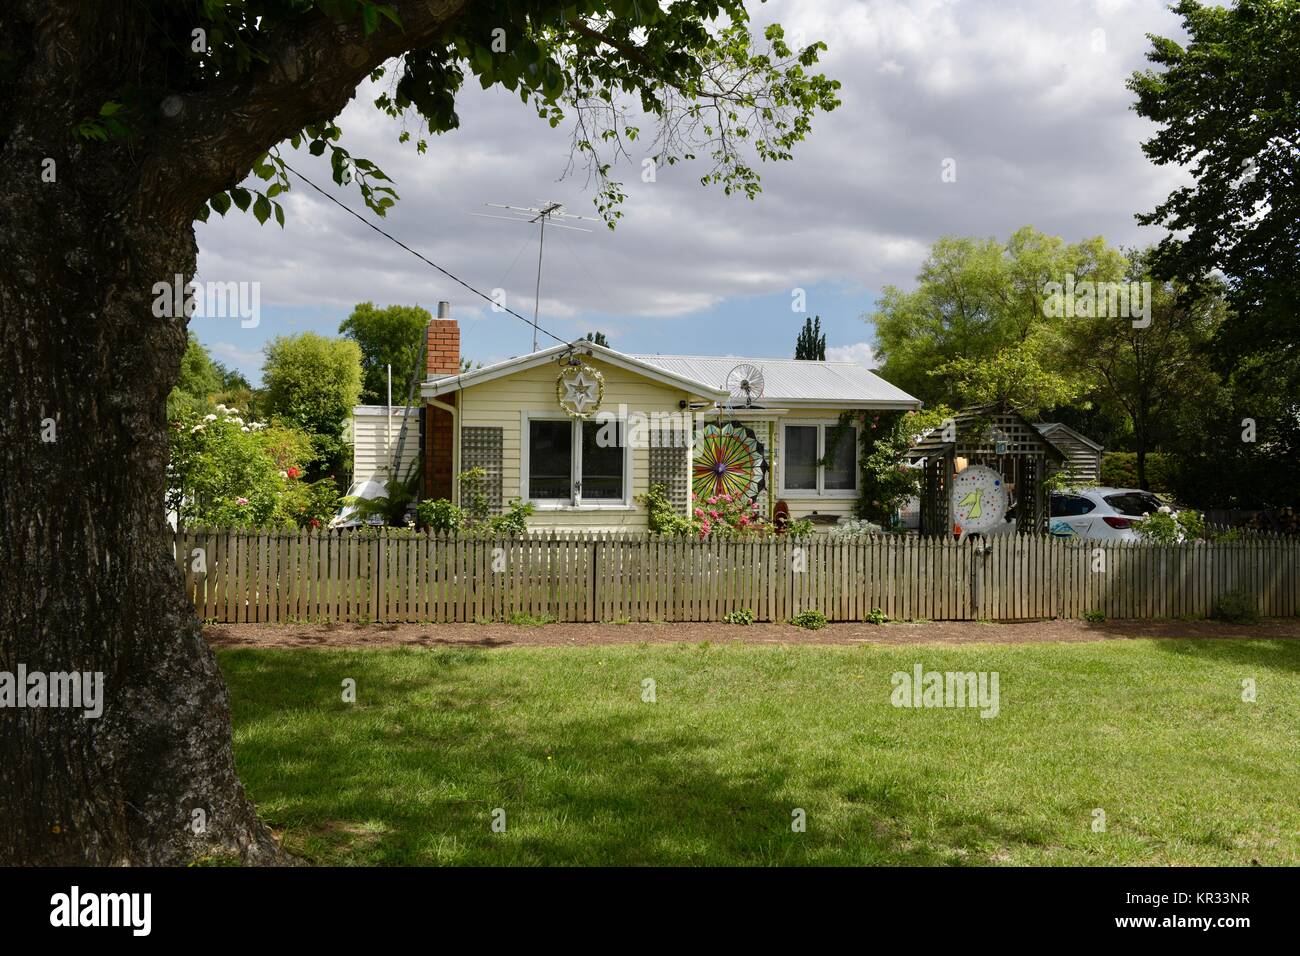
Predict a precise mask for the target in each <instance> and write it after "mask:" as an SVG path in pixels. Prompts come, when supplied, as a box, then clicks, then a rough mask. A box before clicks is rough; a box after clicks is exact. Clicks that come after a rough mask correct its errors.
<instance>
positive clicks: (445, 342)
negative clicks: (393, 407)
mask: <svg viewBox="0 0 1300 956" xmlns="http://www.w3.org/2000/svg"><path fill="white" fill-rule="evenodd" d="M428 336H429V343H428V349H427V353H426V354H427V361H426V366H425V370H426V372H427V373H428V377H429V378H438V377H439V376H442V375H455V374H457V373H458V372H459V371H460V326H459V325H457V324H456V320H455V319H453V318H452V317H451V303H449V302H439V303H438V317H437V318H436V319H434V320H433V321H432V322H430V323H429V330H428ZM439 401H442V402H445V403H446V404H448V405H454V404H456V394H455V393H452V394H448V395H443V396H442V397H441V398H440V399H439ZM424 414H425V423H424V434H425V446H424V451H425V455H424V497H426V498H450V497H452V436H453V425H452V418H451V413H450V412H448V411H445V410H444V409H441V408H436V407H434V406H433V405H426V406H425V410H424Z"/></svg>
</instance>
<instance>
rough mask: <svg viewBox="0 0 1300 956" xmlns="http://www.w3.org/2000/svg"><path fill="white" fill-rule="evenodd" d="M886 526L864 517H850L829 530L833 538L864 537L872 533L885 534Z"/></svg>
mask: <svg viewBox="0 0 1300 956" xmlns="http://www.w3.org/2000/svg"><path fill="white" fill-rule="evenodd" d="M884 530H885V529H884V528H882V527H880V525H878V524H876V523H875V522H872V521H867V520H865V519H863V518H850V519H849V520H848V521H841V522H840V523H839V524H837V525H836V526H835V527H833V528H831V530H830V531H829V532H828V534H829V535H830V537H832V538H862V537H866V536H867V535H872V534H884Z"/></svg>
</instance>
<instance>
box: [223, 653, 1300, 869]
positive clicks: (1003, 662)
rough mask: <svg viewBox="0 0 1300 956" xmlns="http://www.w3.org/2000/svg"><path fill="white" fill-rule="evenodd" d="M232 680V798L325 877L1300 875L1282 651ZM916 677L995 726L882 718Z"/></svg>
mask: <svg viewBox="0 0 1300 956" xmlns="http://www.w3.org/2000/svg"><path fill="white" fill-rule="evenodd" d="M1247 633H1248V632H1247ZM219 657H220V661H221V666H222V669H223V671H224V672H225V674H226V677H227V680H228V682H229V685H230V691H231V696H232V701H233V707H234V721H235V750H236V759H237V761H238V766H239V771H240V775H241V777H242V778H243V780H244V782H245V784H246V785H247V788H248V790H249V792H250V793H251V795H252V797H253V799H254V800H255V801H256V802H257V804H258V807H259V809H260V812H261V813H262V815H263V817H264V818H265V819H267V820H268V821H269V822H270V823H271V824H272V825H273V826H275V827H277V828H278V829H280V830H282V833H283V840H284V843H285V845H286V846H287V847H288V848H289V849H290V850H291V851H293V852H295V853H297V854H299V855H301V856H302V857H304V858H306V859H307V860H310V861H313V862H317V863H330V864H404V865H412V864H477V865H484V864H487V865H492V864H559V865H563V864H633V865H636V864H720V865H737V864H960V865H981V864H1153V865H1166V864H1174V865H1181V864H1211V865H1213V864H1243V865H1248V864H1251V863H1253V862H1256V861H1257V862H1258V863H1260V864H1264V865H1281V864H1287V865H1295V864H1297V863H1300V642H1295V641H1290V642H1288V641H1278V640H1240V641H1167V640H1166V641H1149V640H1134V641H1110V642H1097V643H1087V644H1050V645H1049V644H1038V645H968V646H965V647H959V648H944V647H937V646H908V647H889V648H884V647H877V646H863V647H847V648H846V647H798V646H788V647H776V646H739V645H716V644H715V645H711V646H709V645H704V646H699V645H669V646H663V645H659V646H648V647H637V646H618V647H575V648H547V649H519V648H513V649H509V650H495V651H486V650H467V649H437V650H406V649H403V650H385V651H379V650H362V651H315V650H304V651H289V650H247V649H239V650H228V651H223V652H221V653H220V654H219ZM917 662H920V663H921V664H922V665H923V666H924V667H925V669H926V670H939V671H949V670H952V671H997V672H998V673H999V679H1000V698H1001V700H1000V703H1001V712H1000V714H999V715H998V716H997V717H996V718H992V719H982V718H981V717H980V716H979V712H978V711H977V710H973V709H967V710H955V709H953V710H945V709H927V710H911V709H902V708H896V707H893V706H891V704H890V692H891V689H892V688H891V684H890V676H891V675H892V674H893V673H894V672H895V671H911V670H912V668H913V665H914V664H916V663H917ZM345 678H352V679H354V680H355V681H356V692H357V702H356V703H355V704H349V703H344V702H343V701H342V699H341V694H342V686H341V685H342V682H343V681H344V679H345ZM647 678H650V679H653V680H654V682H655V696H656V702H655V703H645V702H643V701H642V694H643V681H644V680H645V679H647ZM1245 678H1253V679H1254V680H1255V682H1256V687H1257V693H1258V700H1257V702H1255V703H1245V702H1243V701H1242V699H1241V698H1242V681H1243V679H1245ZM496 808H501V809H503V810H504V811H505V822H506V829H505V832H504V833H496V832H493V830H492V821H493V811H494V810H495V809H496ZM796 809H801V810H803V811H804V812H805V814H806V820H807V828H806V832H802V833H800V832H793V831H792V827H791V824H792V820H793V819H794V817H793V816H792V814H793V812H794V811H795V810H796ZM1095 810H1102V811H1104V813H1105V831H1104V832H1095V831H1094V819H1096V817H1095V814H1094V811H1095Z"/></svg>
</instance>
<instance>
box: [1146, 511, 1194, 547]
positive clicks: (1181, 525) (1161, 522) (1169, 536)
mask: <svg viewBox="0 0 1300 956" xmlns="http://www.w3.org/2000/svg"><path fill="white" fill-rule="evenodd" d="M1133 530H1134V531H1136V532H1137V533H1138V534H1139V535H1140V536H1141V537H1142V538H1144V539H1145V540H1147V541H1151V542H1153V543H1155V544H1177V543H1178V542H1179V541H1195V540H1196V539H1198V538H1203V537H1205V522H1204V521H1203V520H1202V519H1201V515H1200V512H1197V511H1194V510H1192V509H1191V508H1184V509H1183V510H1182V511H1174V510H1173V509H1172V508H1170V507H1169V506H1168V505H1161V506H1160V510H1158V511H1157V512H1156V513H1155V514H1145V515H1143V516H1142V517H1141V518H1140V519H1139V520H1137V521H1135V522H1133Z"/></svg>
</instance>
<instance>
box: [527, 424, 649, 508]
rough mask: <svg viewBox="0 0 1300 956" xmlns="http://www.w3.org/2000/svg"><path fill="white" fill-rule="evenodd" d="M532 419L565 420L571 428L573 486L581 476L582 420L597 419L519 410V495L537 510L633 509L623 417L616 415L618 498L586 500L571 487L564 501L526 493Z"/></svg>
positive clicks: (629, 447)
mask: <svg viewBox="0 0 1300 956" xmlns="http://www.w3.org/2000/svg"><path fill="white" fill-rule="evenodd" d="M533 421H551V422H554V421H567V422H569V423H570V425H571V427H572V429H573V433H572V435H573V437H572V442H573V444H572V446H571V448H572V451H571V452H570V454H569V487H570V489H576V488H578V486H579V482H580V480H581V478H582V425H583V423H584V421H588V422H593V421H594V422H598V423H599V420H597V419H595V418H589V419H581V418H574V417H573V416H572V415H568V414H566V413H565V412H563V411H559V410H556V411H554V412H551V411H537V412H530V411H527V410H524V411H521V412H520V413H519V495H520V497H521V498H523V499H524V500H525V501H528V502H530V503H531V504H532V505H533V507H534V508H535V509H536V510H537V511H633V510H635V508H636V506H635V505H634V504H633V502H632V447H631V444H630V443H629V442H628V440H627V419H626V418H625V417H623V416H619V418H618V424H619V430H620V432H621V434H622V437H623V497H622V499H621V500H619V501H600V502H594V501H593V502H588V501H583V500H582V492H581V491H575V492H574V493H573V494H572V496H571V497H570V498H569V500H568V501H561V500H559V499H556V498H533V497H531V496H530V495H529V493H530V492H531V490H532V489H531V487H530V485H529V481H528V456H529V436H530V434H531V432H532V429H531V428H530V427H529V423H530V422H533Z"/></svg>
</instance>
